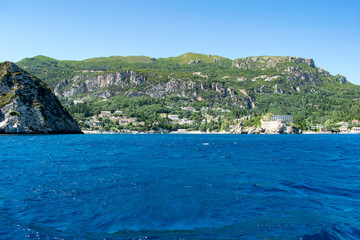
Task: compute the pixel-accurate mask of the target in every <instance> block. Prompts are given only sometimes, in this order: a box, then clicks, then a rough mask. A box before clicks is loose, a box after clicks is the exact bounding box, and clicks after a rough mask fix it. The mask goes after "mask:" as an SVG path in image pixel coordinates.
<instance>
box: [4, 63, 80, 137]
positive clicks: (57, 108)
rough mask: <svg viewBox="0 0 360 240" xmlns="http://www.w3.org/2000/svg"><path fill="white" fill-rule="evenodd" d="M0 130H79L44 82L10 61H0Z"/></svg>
mask: <svg viewBox="0 0 360 240" xmlns="http://www.w3.org/2000/svg"><path fill="white" fill-rule="evenodd" d="M0 133H5V134H8V133H12V134H20V133H34V134H37V133H81V130H80V128H79V126H78V124H77V122H76V121H75V120H74V119H73V118H72V117H71V115H70V114H69V113H68V112H67V111H66V109H64V108H63V106H62V105H61V104H60V102H59V100H58V99H57V98H56V96H55V95H54V94H53V92H52V91H51V89H50V88H48V87H47V85H46V84H45V83H44V82H42V81H40V80H39V79H38V78H36V77H34V76H32V75H30V74H28V73H27V72H26V71H23V70H22V69H21V68H19V67H18V66H17V65H15V64H14V63H11V62H4V63H0Z"/></svg>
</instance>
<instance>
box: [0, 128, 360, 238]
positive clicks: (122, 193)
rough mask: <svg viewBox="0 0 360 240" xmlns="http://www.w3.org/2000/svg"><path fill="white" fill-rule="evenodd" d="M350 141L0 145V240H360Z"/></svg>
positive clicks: (199, 138)
mask: <svg viewBox="0 0 360 240" xmlns="http://www.w3.org/2000/svg"><path fill="white" fill-rule="evenodd" d="M359 140H360V135H47V136H46V135H43V136H41V135H31V136H0V222H1V223H2V224H1V225H0V238H1V239H24V238H28V239H250V240H252V239H254V240H257V239H294V240H298V239H303V240H309V239H311V240H318V239H329V240H330V239H360V219H359V216H360V154H359V152H360V145H359Z"/></svg>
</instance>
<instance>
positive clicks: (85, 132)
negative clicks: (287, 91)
mask: <svg viewBox="0 0 360 240" xmlns="http://www.w3.org/2000/svg"><path fill="white" fill-rule="evenodd" d="M83 133H84V134H230V135H280V134H281V135H293V134H310V135H313V134H316V135H317V134H326V135H328V134H345V135H347V134H360V133H357V132H343V133H341V132H340V133H337V132H325V131H324V132H312V131H303V132H300V133H290V134H289V133H241V134H234V133H231V132H225V131H223V132H202V131H184V132H183V131H181V132H178V131H173V132H138V131H132V132H131V131H130V132H105V131H83Z"/></svg>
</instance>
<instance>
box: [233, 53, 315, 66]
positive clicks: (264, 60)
mask: <svg viewBox="0 0 360 240" xmlns="http://www.w3.org/2000/svg"><path fill="white" fill-rule="evenodd" d="M286 62H290V63H296V64H298V63H305V64H307V65H309V66H310V67H312V68H315V63H314V60H313V59H311V58H301V57H290V56H287V57H273V56H264V57H245V58H239V59H236V60H234V61H233V63H232V66H233V67H236V68H240V69H251V68H254V67H260V68H261V69H266V68H274V67H276V66H277V65H278V64H279V63H286Z"/></svg>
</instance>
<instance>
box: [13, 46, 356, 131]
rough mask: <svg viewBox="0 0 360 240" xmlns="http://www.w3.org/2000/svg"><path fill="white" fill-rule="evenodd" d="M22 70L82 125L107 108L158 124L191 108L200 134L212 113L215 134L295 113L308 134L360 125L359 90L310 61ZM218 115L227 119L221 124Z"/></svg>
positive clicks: (30, 65) (141, 60) (187, 58)
mask: <svg viewBox="0 0 360 240" xmlns="http://www.w3.org/2000/svg"><path fill="white" fill-rule="evenodd" d="M17 64H18V65H19V66H21V67H22V68H24V69H25V70H27V71H28V72H30V73H32V74H34V75H36V76H38V77H39V78H41V79H43V80H44V81H46V82H47V83H48V84H49V86H50V87H51V88H52V89H54V90H55V92H56V93H57V94H58V96H59V97H60V98H61V99H62V101H63V103H65V104H66V105H67V106H68V108H69V110H70V111H71V112H72V113H74V114H75V117H77V118H78V119H82V120H85V119H86V118H87V117H91V116H93V115H97V114H98V113H99V112H100V111H101V110H110V111H117V110H121V111H123V112H125V113H126V115H127V116H133V117H137V118H138V119H139V121H140V120H141V119H142V120H143V121H145V120H148V119H150V120H151V121H152V123H154V122H158V123H159V121H160V120H159V119H158V118H159V117H158V114H160V113H173V114H178V115H179V114H180V115H181V114H185V113H186V111H182V110H181V109H182V108H186V107H191V108H193V109H195V112H192V113H191V114H190V113H186V114H188V115H189V114H190V115H189V116H188V117H190V118H191V119H194V118H197V120H198V122H197V123H196V124H194V126H191V127H194V128H196V129H199V128H200V126H202V125H204V124H209V123H204V119H206V117H205V115H206V114H208V115H207V116H213V120H212V122H213V123H212V125H214V126H213V128H216V129H223V128H226V126H229V125H231V124H230V123H231V122H232V124H235V122H234V121H235V119H238V118H239V117H241V116H248V115H250V116H253V118H254V119H255V118H257V117H260V116H262V115H264V114H266V113H273V114H291V115H293V116H294V119H295V122H296V124H297V126H298V127H299V128H302V129H307V128H310V127H311V126H314V125H316V124H325V125H328V126H329V127H330V128H333V129H335V128H336V125H335V123H336V122H337V121H350V120H353V119H360V103H359V99H360V88H359V86H356V85H354V84H352V83H350V82H348V81H347V80H346V78H345V77H344V76H342V75H336V76H333V75H331V74H330V73H329V72H327V71H325V70H323V69H321V68H319V67H317V66H316V65H315V63H314V61H313V60H312V59H309V58H301V57H280V56H277V57H275V56H259V57H246V58H239V59H235V60H231V59H227V58H223V57H220V56H213V55H204V54H195V53H186V54H183V55H180V56H178V57H169V58H159V59H155V58H151V57H145V56H130V57H121V56H113V57H102V58H91V59H87V60H83V61H59V60H56V59H52V58H49V57H45V56H36V57H33V58H25V59H23V60H21V61H20V62H18V63H17ZM74 102H75V103H79V104H74ZM153 108H154V109H153ZM201 109H203V111H202V112H201V111H200V110H201ZM204 109H207V110H206V111H208V110H209V109H210V112H209V113H205V112H204V111H205V110H204ZM214 109H222V110H224V111H222V112H217V111H215V112H214ZM152 110H153V111H152ZM225 110H226V111H225ZM227 110H228V111H230V113H228V112H227ZM199 112H200V113H199ZM195 113H196V114H195ZM199 114H200V115H201V116H199ZM219 116H222V117H223V119H216V121H215V120H214V118H217V117H219ZM200 119H201V121H200ZM209 119H210V118H209ZM199 121H200V122H199ZM214 122H217V124H218V125H216V124H215V123H214ZM219 122H220V123H219ZM255 122H256V121H255ZM255 122H254V123H253V124H255ZM168 123H169V122H168ZM109 124H110V123H109ZM149 124H150V123H149ZM110 125H111V124H110ZM150 125H151V127H150V128H155V127H154V124H150ZM150 125H149V126H150ZM155 125H156V124H155ZM160 125H161V124H160ZM215 125H216V126H215ZM149 126H148V127H149ZM161 126H163V125H161ZM164 126H165V127H168V128H169V125H164ZM164 126H163V127H164ZM171 127H174V126H171ZM177 127H182V126H177ZM205 127H208V126H205Z"/></svg>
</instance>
